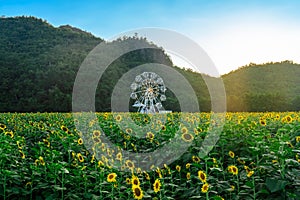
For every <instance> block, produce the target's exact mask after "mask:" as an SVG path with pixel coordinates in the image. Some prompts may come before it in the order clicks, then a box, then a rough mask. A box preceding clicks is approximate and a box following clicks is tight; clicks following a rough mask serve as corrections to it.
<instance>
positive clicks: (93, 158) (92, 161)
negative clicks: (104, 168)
mask: <svg viewBox="0 0 300 200" xmlns="http://www.w3.org/2000/svg"><path fill="white" fill-rule="evenodd" d="M94 161H95V153H94V154H93V155H92V159H91V163H94Z"/></svg>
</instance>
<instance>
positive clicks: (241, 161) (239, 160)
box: [237, 158, 246, 165]
mask: <svg viewBox="0 0 300 200" xmlns="http://www.w3.org/2000/svg"><path fill="white" fill-rule="evenodd" d="M237 161H238V162H239V163H240V164H242V165H244V164H246V162H245V161H243V160H242V159H240V158H238V159H237Z"/></svg>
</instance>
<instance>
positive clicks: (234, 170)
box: [228, 165, 239, 175]
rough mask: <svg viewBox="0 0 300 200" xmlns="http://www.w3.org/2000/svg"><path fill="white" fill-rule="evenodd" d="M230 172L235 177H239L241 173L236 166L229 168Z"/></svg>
mask: <svg viewBox="0 0 300 200" xmlns="http://www.w3.org/2000/svg"><path fill="white" fill-rule="evenodd" d="M228 171H229V172H230V173H232V174H234V175H238V173H239V170H238V168H237V167H236V166H234V165H230V166H228Z"/></svg>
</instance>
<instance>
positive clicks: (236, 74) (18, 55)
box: [0, 17, 300, 112]
mask: <svg viewBox="0 0 300 200" xmlns="http://www.w3.org/2000/svg"><path fill="white" fill-rule="evenodd" d="M128 40H137V41H139V42H141V43H147V44H148V45H152V46H153V47H156V46H155V44H151V43H149V42H148V41H147V39H146V38H140V37H137V36H132V37H127V38H120V39H118V40H116V41H114V42H124V41H128ZM101 42H105V41H103V40H102V39H101V38H97V37H95V36H93V35H92V34H90V33H87V32H84V31H82V30H80V29H77V28H74V27H71V26H69V25H66V26H60V27H53V26H52V25H50V24H49V23H47V22H46V21H44V20H41V19H37V18H35V17H13V18H0V70H1V73H0V96H1V100H0V112H15V111H16V112H29V111H32V112H37V111H40V112H45V111H48V112H52V111H65V112H68V111H71V109H72V108H71V106H72V102H71V101H72V99H71V98H72V89H73V84H74V80H75V77H76V74H77V71H78V69H79V66H80V65H81V63H82V61H83V60H84V58H85V57H86V56H87V54H88V53H89V52H90V51H91V50H92V49H93V48H94V47H95V46H96V45H98V44H99V43H101ZM151 62H154V63H161V64H165V65H168V66H173V63H172V61H171V60H170V58H169V57H168V56H167V55H166V54H165V52H164V50H163V49H161V48H156V49H153V48H149V49H143V50H136V51H133V52H130V53H127V54H125V55H123V56H121V57H120V58H119V59H117V60H115V61H114V62H113V63H112V64H111V65H110V66H109V67H108V68H107V70H106V71H105V73H104V74H103V76H102V78H101V80H100V82H101V84H99V85H98V88H97V90H96V109H97V111H110V107H111V106H110V103H111V99H110V96H111V94H112V90H113V88H114V86H115V84H116V83H117V81H118V80H119V79H120V78H121V76H122V75H123V74H124V73H126V72H127V71H129V70H130V69H132V68H134V67H135V66H138V65H141V64H144V63H151ZM173 67H174V69H176V70H178V71H179V72H180V73H182V74H183V75H184V76H185V77H186V79H187V80H188V81H189V82H190V84H191V85H192V87H193V88H194V90H195V92H196V95H197V97H198V101H199V106H200V109H201V110H202V111H209V110H210V109H211V108H210V104H211V103H210V97H209V93H208V90H207V87H206V84H205V82H204V80H203V77H204V78H205V79H206V80H209V81H210V82H211V83H213V82H214V81H216V80H217V78H214V77H209V76H207V75H203V74H202V75H200V74H198V73H195V72H192V71H191V70H184V69H181V68H178V67H176V66H173ZM299 75H300V66H299V65H298V64H293V63H292V62H290V61H284V62H280V63H267V64H263V65H253V64H251V65H249V66H245V67H242V68H240V69H238V70H236V71H233V72H231V73H229V74H226V75H223V76H222V78H223V80H224V83H225V88H226V93H227V106H228V110H229V111H272V110H276V111H277V110H279V111H281V110H282V111H283V110H300V97H299V92H300V87H299V85H300V79H299ZM167 98H168V101H166V102H165V103H164V107H165V108H166V109H171V110H174V111H180V106H179V104H178V101H177V99H176V97H174V95H173V93H172V91H170V90H167Z"/></svg>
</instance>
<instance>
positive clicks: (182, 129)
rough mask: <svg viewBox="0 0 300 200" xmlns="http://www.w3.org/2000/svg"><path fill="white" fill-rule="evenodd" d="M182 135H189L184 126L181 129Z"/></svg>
mask: <svg viewBox="0 0 300 200" xmlns="http://www.w3.org/2000/svg"><path fill="white" fill-rule="evenodd" d="M181 133H182V134H185V133H188V129H187V128H186V127H185V126H184V127H182V128H181Z"/></svg>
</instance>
